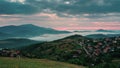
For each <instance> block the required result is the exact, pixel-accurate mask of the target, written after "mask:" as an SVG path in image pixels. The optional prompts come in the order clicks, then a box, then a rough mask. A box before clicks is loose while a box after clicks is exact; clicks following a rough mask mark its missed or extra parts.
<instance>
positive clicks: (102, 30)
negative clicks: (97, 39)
mask: <svg viewBox="0 0 120 68" xmlns="http://www.w3.org/2000/svg"><path fill="white" fill-rule="evenodd" d="M96 32H114V31H112V30H104V29H99V30H96Z"/></svg>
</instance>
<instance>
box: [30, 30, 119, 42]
mask: <svg viewBox="0 0 120 68" xmlns="http://www.w3.org/2000/svg"><path fill="white" fill-rule="evenodd" d="M75 34H78V35H82V36H85V35H90V34H120V31H114V32H95V31H79V32H72V33H66V34H44V35H41V36H37V37H32V38H29V39H31V40H37V41H53V40H57V39H61V38H64V37H67V36H70V35H75Z"/></svg>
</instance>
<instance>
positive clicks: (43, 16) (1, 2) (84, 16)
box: [0, 0, 120, 30]
mask: <svg viewBox="0 0 120 68" xmlns="http://www.w3.org/2000/svg"><path fill="white" fill-rule="evenodd" d="M21 24H34V25H37V26H41V27H47V28H53V29H57V30H97V29H107V30H120V0H0V26H6V25H21Z"/></svg>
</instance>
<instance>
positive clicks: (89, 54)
mask: <svg viewBox="0 0 120 68" xmlns="http://www.w3.org/2000/svg"><path fill="white" fill-rule="evenodd" d="M119 44H120V37H111V38H103V39H90V38H87V37H84V36H81V35H73V36H69V37H65V38H63V39H59V40H55V41H52V42H44V43H40V44H35V45H31V46H28V47H25V48H23V49H22V50H21V51H22V54H23V55H24V56H26V57H29V58H47V59H50V60H55V61H62V62H69V63H73V64H78V65H85V66H86V65H87V66H89V65H97V64H100V63H104V62H110V61H112V58H119V57H120V54H119V50H120V49H119ZM31 50H32V51H31Z"/></svg>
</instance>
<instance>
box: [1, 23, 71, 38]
mask: <svg viewBox="0 0 120 68" xmlns="http://www.w3.org/2000/svg"><path fill="white" fill-rule="evenodd" d="M61 33H70V32H68V31H57V30H54V29H51V28H44V27H39V26H35V25H32V24H25V25H20V26H14V25H10V26H3V27H0V39H8V38H13V37H22V38H23V37H24V38H25V37H34V36H39V35H43V34H61Z"/></svg>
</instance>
